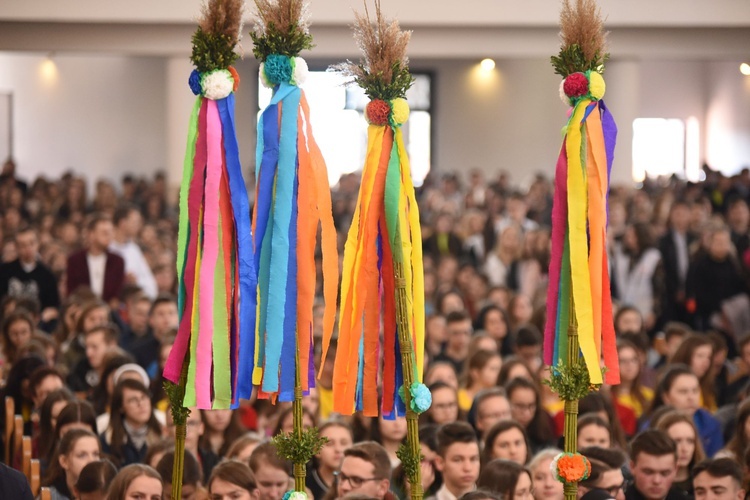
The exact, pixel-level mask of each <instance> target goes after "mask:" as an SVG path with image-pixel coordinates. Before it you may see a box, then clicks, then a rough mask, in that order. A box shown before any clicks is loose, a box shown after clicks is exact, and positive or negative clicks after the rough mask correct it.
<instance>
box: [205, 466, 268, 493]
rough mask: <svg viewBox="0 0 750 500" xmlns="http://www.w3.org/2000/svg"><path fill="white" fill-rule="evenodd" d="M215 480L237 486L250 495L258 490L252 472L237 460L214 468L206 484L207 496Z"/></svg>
mask: <svg viewBox="0 0 750 500" xmlns="http://www.w3.org/2000/svg"><path fill="white" fill-rule="evenodd" d="M215 479H221V480H222V481H226V482H227V483H230V484H234V485H236V486H239V487H240V488H242V489H244V490H245V491H247V492H248V493H250V494H252V493H253V492H254V491H255V490H257V489H258V483H256V482H255V476H254V475H253V471H252V470H251V469H250V467H248V465H247V464H246V463H245V462H240V461H239V460H226V461H224V462H221V463H220V464H219V465H217V466H216V467H214V470H213V472H212V473H211V479H209V480H208V483H207V484H206V487H207V488H208V492H209V494H210V493H211V484H213V482H214V480H215Z"/></svg>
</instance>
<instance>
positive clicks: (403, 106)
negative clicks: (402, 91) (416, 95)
mask: <svg viewBox="0 0 750 500" xmlns="http://www.w3.org/2000/svg"><path fill="white" fill-rule="evenodd" d="M391 110H392V111H391V117H392V120H393V124H394V125H396V126H398V125H403V124H404V123H406V120H408V119H409V104H408V103H407V102H406V99H402V98H400V97H399V98H397V99H394V100H392V101H391Z"/></svg>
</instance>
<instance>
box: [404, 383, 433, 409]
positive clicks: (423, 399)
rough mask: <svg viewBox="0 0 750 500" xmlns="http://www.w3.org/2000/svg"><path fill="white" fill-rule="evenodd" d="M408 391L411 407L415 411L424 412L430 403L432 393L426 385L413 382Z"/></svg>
mask: <svg viewBox="0 0 750 500" xmlns="http://www.w3.org/2000/svg"><path fill="white" fill-rule="evenodd" d="M409 392H411V409H412V410H413V411H414V412H415V413H424V412H426V411H427V410H428V409H429V408H430V405H432V394H431V393H430V390H429V389H428V388H427V386H426V385H424V384H420V383H418V382H414V383H413V384H412V385H411V387H410V388H409Z"/></svg>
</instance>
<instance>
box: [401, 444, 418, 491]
mask: <svg viewBox="0 0 750 500" xmlns="http://www.w3.org/2000/svg"><path fill="white" fill-rule="evenodd" d="M396 456H397V457H398V459H399V460H401V467H402V468H403V470H404V476H406V478H408V479H409V482H410V483H411V484H414V483H415V482H416V481H417V477H418V473H419V471H420V467H421V466H422V458H423V456H422V454H421V453H419V454H417V455H414V454H412V452H411V450H409V447H408V446H407V445H405V444H403V443H402V444H401V445H400V446H399V447H398V450H396Z"/></svg>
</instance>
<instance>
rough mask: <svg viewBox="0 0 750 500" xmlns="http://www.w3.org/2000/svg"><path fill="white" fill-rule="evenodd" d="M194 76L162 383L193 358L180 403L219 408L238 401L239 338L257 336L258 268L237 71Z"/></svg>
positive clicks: (175, 377) (176, 380)
mask: <svg viewBox="0 0 750 500" xmlns="http://www.w3.org/2000/svg"><path fill="white" fill-rule="evenodd" d="M196 75H198V73H197V72H194V74H193V75H191V87H194V89H193V91H194V92H195V93H196V94H199V96H198V98H197V99H196V102H195V106H194V108H193V112H192V115H191V118H190V126H189V132H188V143H187V153H186V155H185V163H184V169H183V179H182V185H181V188H180V206H179V209H180V212H179V233H178V242H177V269H178V280H179V286H178V309H179V313H180V318H181V319H180V324H179V329H178V333H177V338H176V340H175V344H174V347H173V348H172V351H171V353H170V355H169V359H168V360H167V364H166V366H165V369H164V378H165V379H167V380H170V381H172V382H174V383H179V380H180V373H181V371H182V367H183V364H184V363H185V362H186V361H188V362H189V368H188V372H187V384H186V386H185V398H184V400H183V406H184V407H186V408H187V407H193V406H197V407H198V408H201V409H212V408H213V409H220V408H230V407H232V406H236V405H237V404H238V403H239V399H238V393H237V391H236V386H237V376H238V369H237V368H238V365H239V364H240V359H239V346H240V344H241V339H243V338H251V337H252V329H253V308H252V304H251V301H249V300H247V299H248V298H252V296H253V293H252V292H253V287H252V284H253V282H254V281H255V270H254V267H253V262H252V259H251V255H252V253H251V252H252V248H251V235H250V210H249V204H248V197H247V190H246V188H245V182H244V180H243V177H242V171H241V165H240V159H239V150H238V147H237V138H236V133H235V119H234V93H233V90H234V89H236V86H237V84H238V83H239V77H238V76H237V74H236V72H235V71H234V69H233V68H230V69H229V70H217V71H213V72H211V73H209V74H206V75H203V76H202V77H201V76H200V75H198V76H196ZM217 82H218V83H217ZM201 84H203V89H201ZM195 86H197V88H195ZM217 89H218V90H217ZM241 298H242V300H240V299H241Z"/></svg>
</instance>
